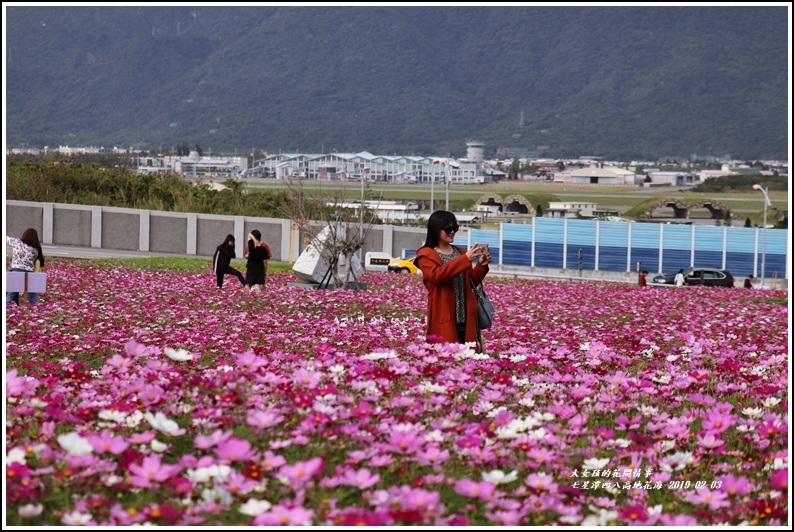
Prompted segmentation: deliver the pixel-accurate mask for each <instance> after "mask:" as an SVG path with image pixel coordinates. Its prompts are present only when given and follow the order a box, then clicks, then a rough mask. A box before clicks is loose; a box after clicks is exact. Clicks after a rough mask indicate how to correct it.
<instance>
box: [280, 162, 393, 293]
mask: <svg viewBox="0 0 794 532" xmlns="http://www.w3.org/2000/svg"><path fill="white" fill-rule="evenodd" d="M286 184H287V195H288V198H289V200H288V201H287V202H285V203H284V204H283V205H282V206H281V211H282V213H283V216H284V217H285V218H289V219H290V220H292V222H293V224H294V226H296V227H298V228H299V229H300V230H301V231H302V232H303V235H304V242H305V243H306V242H307V243H308V245H307V246H306V248H305V249H306V251H304V253H305V252H310V253H311V252H313V253H316V255H318V256H319V257H320V260H322V263H323V265H324V266H325V268H326V272H327V275H330V279H331V280H333V284H334V288H344V287H347V286H348V283H350V282H351V281H353V282H355V281H356V277H355V272H354V261H358V259H357V258H355V253H356V252H357V251H358V250H360V249H361V248H362V247H363V245H364V241H365V239H366V237H367V234H368V233H369V231H370V229H371V228H372V226H373V225H374V224H375V223H377V222H378V221H379V220H378V218H377V216H376V214H375V212H374V211H373V210H372V209H368V208H366V206H365V203H364V201H365V200H366V198H367V197H369V196H370V191H369V188H368V187H367V188H366V190H365V188H364V184H363V183H362V193H361V200H360V201H358V202H352V201H351V200H349V199H348V196H349V195H353V194H352V190H351V189H350V188H349V187H347V186H346V185H347V183H346V182H345V181H340V182H339V183H338V186H334V187H321V186H311V187H308V186H306V184H305V183H304V180H301V179H299V178H295V177H290V178H288V179H287V180H286ZM348 192H350V193H351V194H347V193H348ZM309 246H311V247H313V250H311V249H309ZM356 286H358V284H356Z"/></svg>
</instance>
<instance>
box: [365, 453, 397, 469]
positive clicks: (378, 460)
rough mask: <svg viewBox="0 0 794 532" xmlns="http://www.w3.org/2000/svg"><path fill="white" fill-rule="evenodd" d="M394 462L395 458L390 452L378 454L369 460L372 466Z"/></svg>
mask: <svg viewBox="0 0 794 532" xmlns="http://www.w3.org/2000/svg"><path fill="white" fill-rule="evenodd" d="M392 463H394V458H393V457H392V455H390V454H376V455H375V456H373V457H372V459H370V461H369V464H370V465H371V466H372V467H382V466H387V465H389V464H392Z"/></svg>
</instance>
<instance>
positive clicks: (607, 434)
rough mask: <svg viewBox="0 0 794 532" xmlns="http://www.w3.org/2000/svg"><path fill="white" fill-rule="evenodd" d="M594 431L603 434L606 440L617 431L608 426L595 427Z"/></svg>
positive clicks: (598, 434) (599, 434)
mask: <svg viewBox="0 0 794 532" xmlns="http://www.w3.org/2000/svg"><path fill="white" fill-rule="evenodd" d="M593 432H595V433H596V435H597V436H601V437H602V438H604V439H605V440H609V439H611V438H612V437H614V436H615V431H614V430H610V429H608V428H607V427H594V428H593Z"/></svg>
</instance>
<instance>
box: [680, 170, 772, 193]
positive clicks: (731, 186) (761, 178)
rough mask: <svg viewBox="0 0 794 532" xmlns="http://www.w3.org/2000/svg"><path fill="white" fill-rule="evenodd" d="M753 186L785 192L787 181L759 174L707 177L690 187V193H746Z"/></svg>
mask: <svg viewBox="0 0 794 532" xmlns="http://www.w3.org/2000/svg"><path fill="white" fill-rule="evenodd" d="M753 185H761V186H762V187H764V188H768V189H769V191H773V190H776V191H787V190H788V179H787V178H786V177H782V176H769V175H761V174H750V175H727V176H721V177H709V178H708V179H706V180H705V181H703V183H700V184H698V185H695V186H694V187H692V192H705V193H708V192H726V191H741V192H746V191H749V190H752V188H753ZM759 194H760V192H759Z"/></svg>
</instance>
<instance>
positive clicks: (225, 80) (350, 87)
mask: <svg viewBox="0 0 794 532" xmlns="http://www.w3.org/2000/svg"><path fill="white" fill-rule="evenodd" d="M788 9H789V8H788V7H786V6H780V7H776V6H761V7H754V6H747V7H744V6H732V7H727V6H716V7H708V6H703V7H694V6H689V7H681V6H677V7H676V6H673V7H538V6H502V7H484V6H454V7H443V6H438V7H416V6H412V7H408V6H364V7H343V6H339V7H333V6H319V7H283V6H282V7H276V6H271V7H251V6H247V7H211V6H201V5H200V6H198V7H150V6H138V7H96V6H93V7H92V6H75V7H38V6H6V7H5V10H6V11H5V17H4V22H5V24H6V28H5V36H6V61H5V69H6V71H5V75H6V78H5V81H6V139H7V147H15V146H20V145H24V144H29V145H34V146H43V145H48V146H57V145H69V146H88V145H94V146H100V145H101V146H105V147H110V146H120V147H129V146H134V147H138V148H144V149H154V150H158V151H160V152H163V153H167V152H168V151H169V150H173V149H174V148H175V147H176V146H177V145H179V144H182V143H185V142H187V143H188V144H190V145H191V146H193V145H195V144H199V145H200V146H201V147H202V149H203V151H204V152H205V153H206V152H207V151H208V150H209V151H211V152H216V153H218V152H225V153H229V152H231V151H235V150H240V152H241V153H250V152H251V151H252V150H253V149H254V148H255V149H257V150H267V151H271V152H274V151H278V150H281V151H285V152H296V151H300V152H321V151H323V152H331V151H339V152H343V151H349V152H359V151H369V152H371V153H375V154H392V153H397V154H412V153H413V154H416V155H451V156H462V155H464V154H465V152H466V142H468V141H472V140H477V141H480V142H483V143H485V145H486V154H490V153H492V152H493V151H495V150H496V149H497V148H498V147H518V148H524V149H527V150H533V151H538V152H542V153H543V154H544V155H546V156H550V157H577V156H581V155H585V154H587V155H598V156H603V157H607V158H612V159H619V160H628V159H632V158H634V159H637V158H640V159H658V158H662V157H665V156H686V157H688V156H690V155H691V154H697V155H698V156H701V155H713V156H724V155H730V156H731V157H734V158H744V159H787V157H788V146H789V139H788V131H789V122H788V117H789V116H790V112H789V109H788V94H789V91H790V87H789V72H788V45H789V41H788V19H789V12H788ZM522 119H523V120H522Z"/></svg>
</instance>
